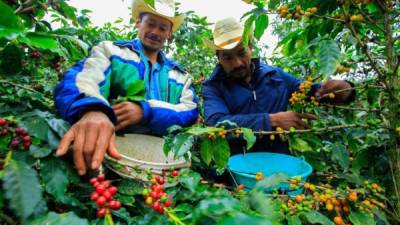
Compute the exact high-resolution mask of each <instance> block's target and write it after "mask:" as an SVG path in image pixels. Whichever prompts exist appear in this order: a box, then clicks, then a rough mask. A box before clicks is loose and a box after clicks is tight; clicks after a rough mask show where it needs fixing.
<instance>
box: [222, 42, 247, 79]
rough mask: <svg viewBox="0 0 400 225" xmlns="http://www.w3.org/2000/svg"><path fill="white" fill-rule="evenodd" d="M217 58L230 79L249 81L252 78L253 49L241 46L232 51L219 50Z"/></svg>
mask: <svg viewBox="0 0 400 225" xmlns="http://www.w3.org/2000/svg"><path fill="white" fill-rule="evenodd" d="M217 56H218V61H219V63H220V64H221V66H222V68H223V69H224V71H225V72H226V74H227V75H228V77H229V78H233V79H239V80H247V79H248V78H250V77H251V47H244V46H243V45H242V44H239V45H238V46H236V47H235V48H233V49H230V50H219V51H218V52H217Z"/></svg>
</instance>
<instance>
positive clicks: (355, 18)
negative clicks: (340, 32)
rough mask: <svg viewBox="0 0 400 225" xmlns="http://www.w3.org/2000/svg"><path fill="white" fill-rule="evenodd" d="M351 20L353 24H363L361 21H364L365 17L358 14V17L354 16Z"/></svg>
mask: <svg viewBox="0 0 400 225" xmlns="http://www.w3.org/2000/svg"><path fill="white" fill-rule="evenodd" d="M350 20H351V21H353V22H361V21H363V20H364V17H363V15H361V14H356V15H352V16H351V17H350Z"/></svg>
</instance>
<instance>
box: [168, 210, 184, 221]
mask: <svg viewBox="0 0 400 225" xmlns="http://www.w3.org/2000/svg"><path fill="white" fill-rule="evenodd" d="M165 213H166V214H167V216H168V217H169V218H170V219H171V220H172V222H174V223H175V224H178V225H185V224H184V223H183V222H182V220H181V219H179V218H178V217H177V216H176V215H175V213H174V212H173V211H172V210H169V209H168V208H165Z"/></svg>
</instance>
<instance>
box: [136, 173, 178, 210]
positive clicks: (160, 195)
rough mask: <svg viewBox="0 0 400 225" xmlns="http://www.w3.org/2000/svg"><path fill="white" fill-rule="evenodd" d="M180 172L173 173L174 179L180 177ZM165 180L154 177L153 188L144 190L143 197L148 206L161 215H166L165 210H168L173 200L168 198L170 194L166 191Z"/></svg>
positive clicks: (152, 180) (157, 176)
mask: <svg viewBox="0 0 400 225" xmlns="http://www.w3.org/2000/svg"><path fill="white" fill-rule="evenodd" d="M178 175H179V173H178V171H176V170H174V171H173V172H172V173H171V176H172V177H176V176H178ZM164 183H165V179H164V178H163V177H161V176H159V175H155V176H153V178H152V179H151V187H150V188H145V189H143V193H142V194H143V197H144V199H145V203H146V205H149V206H152V207H153V209H154V211H155V212H157V213H160V214H163V213H164V210H165V209H164V208H168V207H170V206H171V205H172V201H171V199H169V198H168V194H167V193H166V192H165V191H164V190H165V188H164Z"/></svg>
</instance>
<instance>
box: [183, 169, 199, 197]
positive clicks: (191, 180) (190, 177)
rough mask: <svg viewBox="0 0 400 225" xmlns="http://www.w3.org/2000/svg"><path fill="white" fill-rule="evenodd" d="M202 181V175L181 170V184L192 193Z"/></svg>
mask: <svg viewBox="0 0 400 225" xmlns="http://www.w3.org/2000/svg"><path fill="white" fill-rule="evenodd" d="M200 180H201V176H200V174H198V173H196V172H193V171H191V170H181V176H179V182H180V183H181V184H182V186H184V187H185V188H187V189H189V190H190V191H191V192H195V191H196V187H197V186H198V185H199V183H200Z"/></svg>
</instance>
